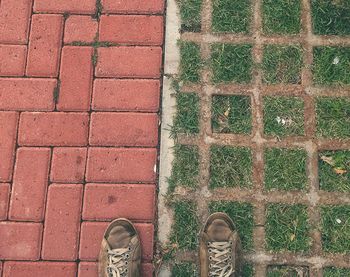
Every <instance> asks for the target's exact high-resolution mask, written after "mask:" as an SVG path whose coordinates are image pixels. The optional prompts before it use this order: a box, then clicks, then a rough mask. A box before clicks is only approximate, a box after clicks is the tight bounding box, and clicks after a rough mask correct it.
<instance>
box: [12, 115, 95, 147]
mask: <svg viewBox="0 0 350 277" xmlns="http://www.w3.org/2000/svg"><path fill="white" fill-rule="evenodd" d="M87 131H88V114H85V113H63V112H52V113H22V115H21V118H20V123H19V135H18V136H19V138H18V141H19V144H20V145H35V146H51V145H52V146H67V145H69V146H81V145H86V144H87Z"/></svg>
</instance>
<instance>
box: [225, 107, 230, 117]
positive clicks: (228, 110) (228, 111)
mask: <svg viewBox="0 0 350 277" xmlns="http://www.w3.org/2000/svg"><path fill="white" fill-rule="evenodd" d="M230 110H231V108H230V107H229V108H228V109H227V111H226V112H225V113H224V115H225V116H226V117H228V115H229V114H230Z"/></svg>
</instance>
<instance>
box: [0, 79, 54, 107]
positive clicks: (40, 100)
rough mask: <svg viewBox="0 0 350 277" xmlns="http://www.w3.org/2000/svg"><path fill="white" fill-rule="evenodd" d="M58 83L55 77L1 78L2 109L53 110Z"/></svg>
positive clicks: (0, 99) (0, 100) (0, 95)
mask: <svg viewBox="0 0 350 277" xmlns="http://www.w3.org/2000/svg"><path fill="white" fill-rule="evenodd" d="M56 85H57V81H56V80H54V79H40V78H35V79H34V78H33V79H32V78H0V109H2V110H15V111H52V110H53V109H54V107H55V105H54V100H53V92H54V89H55V87H56Z"/></svg>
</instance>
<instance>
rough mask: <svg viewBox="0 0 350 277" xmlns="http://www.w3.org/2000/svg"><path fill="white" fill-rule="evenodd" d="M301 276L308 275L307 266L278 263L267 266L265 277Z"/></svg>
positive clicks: (306, 276)
mask: <svg viewBox="0 0 350 277" xmlns="http://www.w3.org/2000/svg"><path fill="white" fill-rule="evenodd" d="M299 273H300V274H299ZM301 274H302V275H301ZM301 276H302V277H308V276H309V269H308V268H307V267H300V266H299V267H297V266H287V265H282V266H281V265H278V266H269V267H268V268H267V277H301Z"/></svg>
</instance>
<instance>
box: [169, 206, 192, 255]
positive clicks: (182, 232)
mask: <svg viewBox="0 0 350 277" xmlns="http://www.w3.org/2000/svg"><path fill="white" fill-rule="evenodd" d="M173 210H174V223H173V226H172V233H171V235H170V241H171V244H172V247H173V248H174V249H180V250H195V249H196V248H197V246H198V232H199V221H198V217H197V215H196V205H195V204H194V203H192V202H190V201H177V202H175V203H173Z"/></svg>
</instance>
